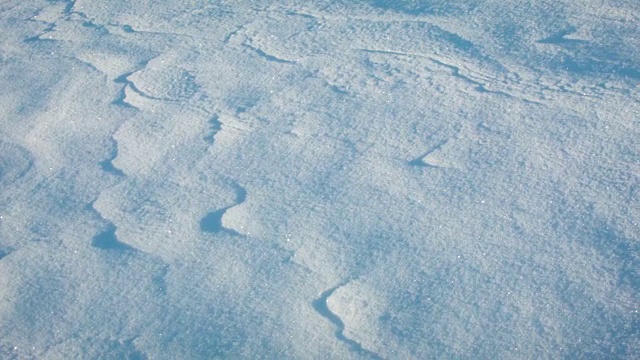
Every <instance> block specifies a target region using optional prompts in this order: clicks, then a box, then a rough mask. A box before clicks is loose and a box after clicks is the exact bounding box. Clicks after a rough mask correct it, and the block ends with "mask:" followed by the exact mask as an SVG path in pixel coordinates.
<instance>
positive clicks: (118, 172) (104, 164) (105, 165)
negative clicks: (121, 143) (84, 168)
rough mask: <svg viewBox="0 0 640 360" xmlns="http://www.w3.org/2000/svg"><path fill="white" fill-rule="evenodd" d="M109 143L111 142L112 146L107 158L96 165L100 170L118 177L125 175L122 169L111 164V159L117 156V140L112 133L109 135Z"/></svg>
mask: <svg viewBox="0 0 640 360" xmlns="http://www.w3.org/2000/svg"><path fill="white" fill-rule="evenodd" d="M111 143H112V144H113V146H112V149H111V153H110V154H109V158H107V159H105V160H103V161H101V162H100V163H98V165H100V168H102V170H104V171H106V172H108V173H110V174H112V175H115V176H119V177H122V176H126V174H125V173H124V171H122V169H120V168H118V167H116V166H115V165H113V160H115V159H116V158H117V157H118V141H117V140H116V139H115V138H114V137H113V135H112V136H111Z"/></svg>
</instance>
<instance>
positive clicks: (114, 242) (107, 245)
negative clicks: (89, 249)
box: [88, 203, 136, 250]
mask: <svg viewBox="0 0 640 360" xmlns="http://www.w3.org/2000/svg"><path fill="white" fill-rule="evenodd" d="M88 208H89V209H91V210H92V211H93V212H94V213H95V214H96V215H97V216H98V217H99V218H100V220H102V221H104V222H105V223H106V228H105V229H104V230H103V231H101V232H100V233H98V234H97V235H96V236H94V237H93V239H92V240H91V246H93V247H96V248H98V249H103V250H136V249H135V248H134V247H133V246H131V245H128V244H125V243H123V242H121V241H120V240H118V237H117V235H116V230H118V227H117V226H116V225H115V224H114V223H112V222H111V221H109V220H107V219H106V218H105V217H104V216H102V214H101V213H100V211H98V210H97V209H96V208H95V206H94V203H91V204H90V205H89V206H88Z"/></svg>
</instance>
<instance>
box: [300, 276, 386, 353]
mask: <svg viewBox="0 0 640 360" xmlns="http://www.w3.org/2000/svg"><path fill="white" fill-rule="evenodd" d="M348 283H349V281H345V282H343V283H340V284H339V285H337V286H334V287H332V288H331V289H329V290H326V291H324V292H323V293H321V294H320V297H319V298H317V299H316V300H314V301H313V303H312V305H313V309H314V310H315V311H316V312H318V314H320V315H321V316H322V317H324V318H326V319H327V320H329V321H330V322H331V323H332V324H333V325H335V327H336V331H335V333H334V334H335V336H336V339H338V340H340V341H342V342H343V343H345V344H346V345H347V346H348V347H349V349H350V350H351V351H354V352H357V353H359V354H361V355H365V356H368V357H370V358H372V359H382V357H381V356H380V355H378V354H376V353H374V352H372V351H370V350H367V349H365V348H364V347H363V346H362V345H361V344H360V343H359V342H357V341H355V340H353V339H350V338H348V337H346V336H345V335H344V329H345V325H344V322H343V321H342V319H341V318H340V316H338V315H337V314H336V313H334V312H333V311H331V309H329V305H327V300H328V299H329V298H330V297H331V295H333V293H334V292H335V291H336V290H338V289H339V288H341V287H343V286H345V285H347V284H348Z"/></svg>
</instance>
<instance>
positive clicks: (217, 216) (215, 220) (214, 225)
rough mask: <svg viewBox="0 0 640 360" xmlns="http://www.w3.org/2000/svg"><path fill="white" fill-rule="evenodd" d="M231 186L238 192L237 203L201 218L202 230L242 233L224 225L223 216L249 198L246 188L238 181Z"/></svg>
mask: <svg viewBox="0 0 640 360" xmlns="http://www.w3.org/2000/svg"><path fill="white" fill-rule="evenodd" d="M231 186H232V187H233V188H234V190H235V193H236V199H235V204H233V205H230V206H226V207H223V208H221V209H218V210H215V211H212V212H210V213H208V214H207V215H206V216H205V217H203V218H202V219H201V220H200V230H202V231H204V232H208V233H220V232H226V233H228V234H231V235H240V233H238V232H237V231H236V230H234V229H231V228H227V227H224V226H223V225H222V217H223V216H224V215H225V213H226V212H227V211H228V210H229V209H231V208H234V207H236V206H238V205H240V204H242V203H243V202H245V200H246V199H247V190H246V189H245V188H243V187H242V186H240V185H239V184H238V183H236V182H234V183H232V185H231Z"/></svg>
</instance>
